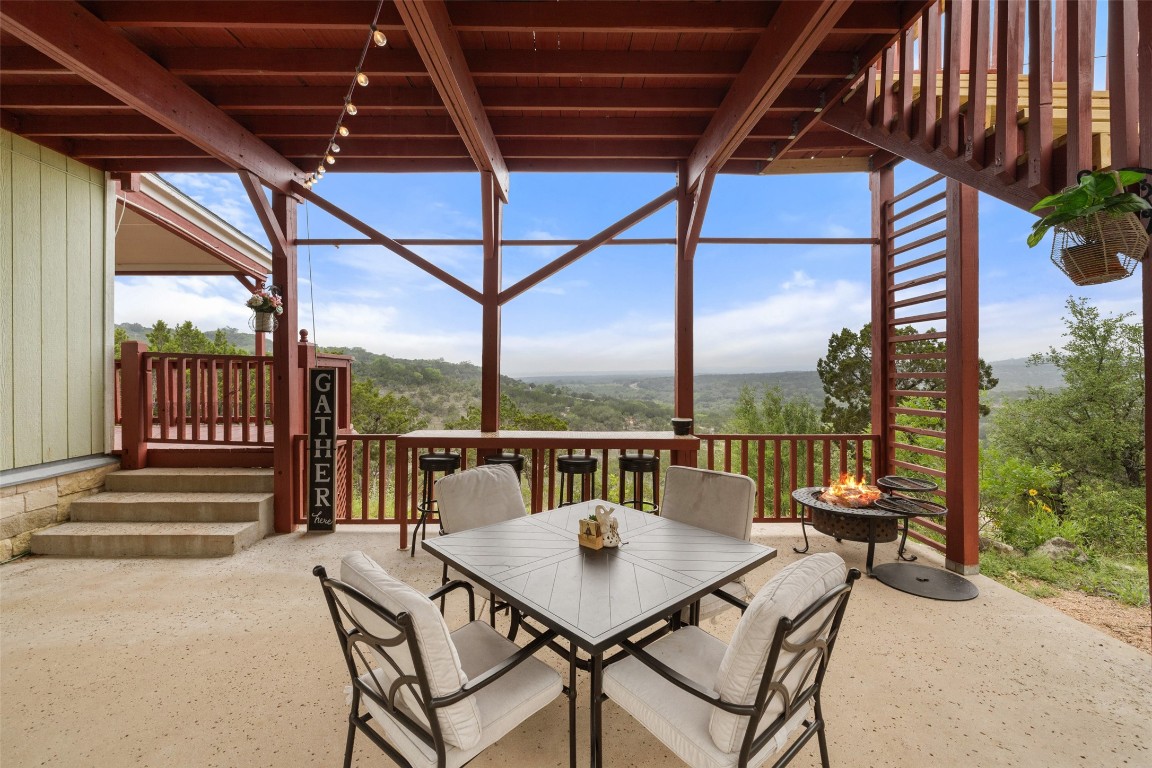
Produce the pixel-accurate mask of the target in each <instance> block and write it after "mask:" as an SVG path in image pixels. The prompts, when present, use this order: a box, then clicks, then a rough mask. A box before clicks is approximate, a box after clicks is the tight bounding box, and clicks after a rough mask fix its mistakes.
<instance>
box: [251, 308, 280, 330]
mask: <svg viewBox="0 0 1152 768" xmlns="http://www.w3.org/2000/svg"><path fill="white" fill-rule="evenodd" d="M249 325H250V326H251V328H252V330H254V331H256V332H257V333H272V332H273V331H275V330H276V326H277V325H278V323H277V322H276V313H275V312H253V313H252V320H251V321H250V322H249Z"/></svg>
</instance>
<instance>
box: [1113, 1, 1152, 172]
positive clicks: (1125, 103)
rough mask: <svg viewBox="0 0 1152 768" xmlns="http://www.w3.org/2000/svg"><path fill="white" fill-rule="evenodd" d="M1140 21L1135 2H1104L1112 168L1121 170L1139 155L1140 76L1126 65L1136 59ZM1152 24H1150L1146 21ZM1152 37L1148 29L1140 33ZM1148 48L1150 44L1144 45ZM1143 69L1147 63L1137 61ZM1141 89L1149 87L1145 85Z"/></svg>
mask: <svg viewBox="0 0 1152 768" xmlns="http://www.w3.org/2000/svg"><path fill="white" fill-rule="evenodd" d="M1139 23H1140V19H1139V17H1138V15H1137V5H1136V4H1135V3H1128V2H1124V0H1108V61H1107V64H1106V66H1107V67H1108V85H1107V88H1108V96H1109V101H1108V110H1109V121H1108V122H1109V125H1110V129H1111V136H1112V165H1113V167H1116V168H1125V167H1128V166H1133V165H1143V166H1144V167H1145V168H1147V167H1148V164H1147V163H1138V162H1137V158H1138V157H1139V156H1140V131H1139V127H1138V120H1139V118H1138V110H1139V90H1138V81H1139V79H1140V76H1139V74H1138V73H1136V72H1131V71H1129V65H1128V64H1127V62H1130V61H1136V60H1137V45H1138V44H1139V38H1140V35H1139V32H1140V27H1139ZM1150 25H1152V22H1150ZM1144 35H1146V36H1148V37H1152V26H1150V28H1148V29H1147V30H1146V31H1144ZM1146 44H1147V45H1148V46H1150V47H1152V41H1148V42H1147V43H1146ZM1140 66H1142V67H1147V66H1148V63H1147V62H1140ZM1145 87H1149V86H1148V85H1146V86H1145Z"/></svg>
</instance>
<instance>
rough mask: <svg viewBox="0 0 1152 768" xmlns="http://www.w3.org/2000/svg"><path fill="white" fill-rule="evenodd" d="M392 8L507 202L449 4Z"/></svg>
mask: <svg viewBox="0 0 1152 768" xmlns="http://www.w3.org/2000/svg"><path fill="white" fill-rule="evenodd" d="M396 8H397V10H398V11H399V12H400V16H401V17H402V18H403V19H404V25H405V27H406V28H407V30H408V33H409V35H410V36H411V37H412V42H413V44H414V45H415V46H416V49H417V50H418V51H419V52H420V58H422V59H423V60H424V64H425V66H426V67H427V69H428V73H429V75H430V76H431V77H432V82H433V84H434V85H435V86H436V90H437V91H438V92H439V93H440V96H441V98H442V99H443V101H444V106H445V107H447V108H448V113H449V114H450V115H451V116H452V121H453V122H454V123H455V124H456V128H457V129H458V130H459V131H460V136H461V137H462V138H463V139H464V142H465V143H466V144H467V145H468V151H469V152H470V153H471V154H472V159H473V160H474V161H475V162H476V167H477V169H478V170H480V171H482V172H489V173H492V174H493V177H494V178H495V180H496V185H497V188H498V189H499V190H500V197H501V198H502V199H503V200H504V202H508V166H507V165H506V164H505V162H504V157H503V156H502V155H501V153H500V146H499V145H498V144H497V143H496V136H495V134H493V132H492V126H491V125H490V124H489V123H488V115H487V114H486V113H485V111H484V105H483V103H482V102H481V100H480V94H479V93H478V92H477V90H476V84H475V82H474V81H473V79H472V73H471V72H469V70H468V65H467V62H466V61H465V59H464V51H463V49H462V48H461V47H460V41H459V40H457V39H456V33H455V32H454V31H453V29H452V22H451V20H450V19H449V17H448V9H447V8H446V7H445V5H444V3H443V2H442V1H441V0H397V2H396Z"/></svg>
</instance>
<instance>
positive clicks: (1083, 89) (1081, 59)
mask: <svg viewBox="0 0 1152 768" xmlns="http://www.w3.org/2000/svg"><path fill="white" fill-rule="evenodd" d="M1067 29H1068V38H1067V40H1066V41H1065V42H1066V43H1067V45H1066V47H1065V50H1066V51H1067V54H1068V61H1069V62H1071V64H1072V67H1073V69H1072V71H1071V73H1070V74H1071V77H1069V78H1068V136H1067V144H1066V147H1067V156H1066V157H1067V165H1066V167H1065V169H1064V183H1065V185H1067V186H1072V185H1074V184H1076V181H1077V180H1076V174H1077V173H1078V172H1080V171H1081V170H1085V169H1087V170H1095V164H1094V163H1093V161H1092V69H1093V64H1094V61H1093V54H1094V53H1095V45H1096V3H1095V2H1077V3H1075V5H1073V7H1072V8H1071V9H1070V12H1069V13H1068V14H1067Z"/></svg>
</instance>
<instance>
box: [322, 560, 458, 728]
mask: <svg viewBox="0 0 1152 768" xmlns="http://www.w3.org/2000/svg"><path fill="white" fill-rule="evenodd" d="M340 579H341V580H342V581H343V582H344V583H346V584H348V585H349V586H352V587H355V588H356V589H358V590H360V591H361V592H363V593H364V594H365V595H367V596H368V597H369V598H371V599H372V600H374V601H375V602H377V603H379V604H380V605H382V606H383V607H384V608H387V609H388V610H389V611H391V612H392V613H395V614H400V613H407V614H409V615H411V617H412V623H413V627H414V628H415V632H416V640H417V643H418V644H419V646H420V654H421V656H422V657H423V660H424V673H425V674H426V675H427V677H428V687H429V688H430V689H431V692H432V695H433V696H437V697H438V696H446V695H448V694H450V693H453V692H455V691H458V690H460V688H461V687H463V685H464V684H465V683H467V682H468V675H467V674H465V672H464V668H463V667H462V665H461V662H460V657H459V655H458V654H457V652H456V646H455V645H454V644H453V642H452V637H451V635H450V634H449V632H448V625H447V624H446V623H445V622H444V617H443V616H441V615H440V611H439V610H437V608H436V605H435V604H434V603H433V602H432V601H431V600H429V599H428V598H427V597H425V596H424V595H422V594H420V592H418V591H417V590H415V589H413V588H412V587H410V586H408V585H407V584H405V583H404V582H402V581H399V580H398V579H395V578H393V577H392V576H391V575H389V574H388V572H387V571H385V570H384V569H383V568H381V567H380V566H379V565H378V564H377V563H376V561H374V560H372V558H370V557H368V556H367V555H365V554H364V553H363V552H350V553H348V554H347V555H345V556H344V557H343V559H342V560H341V561H340ZM352 607H353V612H354V613H356V618H357V620H359V621H360V622H361V623H362V624H364V626H365V628H366V629H368V630H369V631H371V632H373V633H374V634H376V633H378V634H379V635H380V636H383V637H390V636H394V635H395V632H393V631H392V630H391V628H387V625H385V624H384V623H383V622H382V621H380V620H378V619H376V617H374V616H372V615H370V614H369V615H367V616H365V615H362V614H364V611H363V610H360V611H356V610H355V609H356V604H355V603H353V605H352ZM392 651H393V652H392V654H391V655H392V659H393V661H395V662H397V663H398V664H399V665H400V667H401V669H402V670H403V671H404V672H405V673H408V674H414V673H415V666H414V664H413V662H412V658H411V656H410V655H409V654H408V652H407V650H406V646H403V645H400V646H395V647H394V648H393V649H392ZM377 663H378V664H379V665H380V667H381V671H382V674H384V675H385V676H386V677H387V678H388V680H389V682H390V681H391V680H392V675H393V674H394V673H393V672H392V668H391V665H389V664H388V662H387V661H385V660H384V659H377ZM401 695H402V697H403V698H404V699H405V701H406V703H407V707H406V708H407V709H408V710H409V713H410V714H411V715H413V716H414V717H415V718H416V719H417V720H419V721H420V722H422V723H425V724H427V721H426V719H425V718H424V717H423V713H422V712H421V709H420V707H419V704H418V703H417V702H416V700H415V698H414V696H413V694H412V693H410V692H409V691H407V690H405V691H404V692H403V693H402V694H401ZM437 719H438V720H439V721H440V729H441V731H442V732H443V734H444V741H445V742H447V743H449V744H452V745H453V746H456V747H460V748H461V749H467V748H469V747H472V746H474V745H475V744H477V743H479V741H480V713H479V711H478V710H477V708H476V702H475V700H474V699H473V698H472V697H469V698H467V699H464V700H463V701H458V702H456V703H455V704H452V705H450V706H448V707H445V708H443V709H441V710H440V711H439V712H438V713H437Z"/></svg>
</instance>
